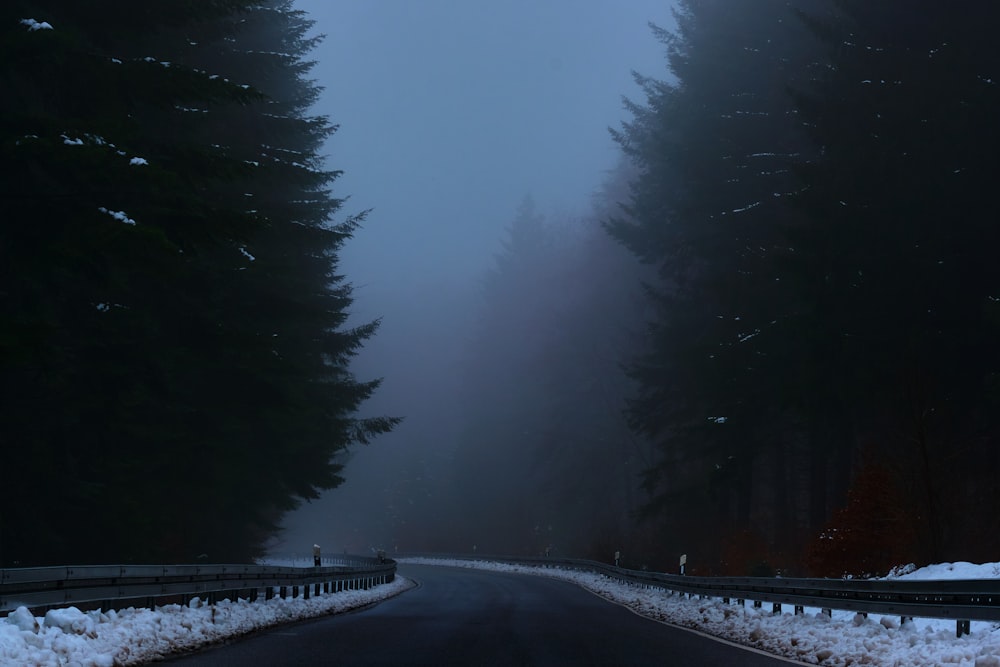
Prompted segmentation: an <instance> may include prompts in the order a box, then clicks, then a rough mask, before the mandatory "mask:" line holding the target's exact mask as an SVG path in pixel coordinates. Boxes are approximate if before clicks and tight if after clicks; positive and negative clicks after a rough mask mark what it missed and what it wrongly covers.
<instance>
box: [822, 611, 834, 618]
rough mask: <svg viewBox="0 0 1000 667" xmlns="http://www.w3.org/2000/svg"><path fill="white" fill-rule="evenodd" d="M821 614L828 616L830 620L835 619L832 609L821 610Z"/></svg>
mask: <svg viewBox="0 0 1000 667" xmlns="http://www.w3.org/2000/svg"><path fill="white" fill-rule="evenodd" d="M819 613H821V614H826V615H827V616H829V617H830V618H833V610H832V609H820V610H819Z"/></svg>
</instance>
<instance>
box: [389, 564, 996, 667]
mask: <svg viewBox="0 0 1000 667" xmlns="http://www.w3.org/2000/svg"><path fill="white" fill-rule="evenodd" d="M400 562H401V563H414V564H429V565H452V566H456V567H474V568H485V569H491V570H498V571H502V572H516V573H522V574H534V575H542V576H546V577H553V578H557V579H564V580H566V581H571V582H573V583H576V584H579V585H580V586H583V587H584V588H586V589H588V590H590V591H593V592H594V593H597V594H598V595H601V596H603V597H605V598H608V599H609V600H612V601H614V602H617V603H619V604H622V605H625V606H626V607H628V608H629V609H631V610H633V611H634V612H636V613H637V614H641V615H642V616H648V617H649V618H653V619H656V620H658V621H663V622H666V623H671V624H674V625H679V626H682V627H685V628H691V629H695V630H698V631H699V632H702V633H705V634H709V635H712V636H715V637H719V638H722V639H726V640H728V641H731V642H734V643H737V644H742V645H746V646H752V647H754V648H757V649H761V650H764V651H767V652H769V653H773V654H775V655H779V656H784V657H787V658H791V659H794V660H797V661H800V662H803V663H807V664H820V665H835V666H838V667H839V666H846V665H889V666H892V667H904V666H905V667H931V666H939V665H955V666H956V667H1000V631H998V626H997V624H994V623H985V622H973V623H972V632H971V634H969V635H967V636H964V637H960V638H957V637H955V621H953V620H951V621H948V620H935V619H921V618H918V619H915V620H914V621H912V622H907V623H906V624H905V625H903V626H902V627H900V624H899V620H900V619H899V617H898V616H884V617H881V618H880V617H878V616H875V615H870V616H869V617H868V618H864V617H863V616H860V615H857V614H854V613H852V612H844V611H834V612H833V617H832V618H830V617H827V616H825V615H823V614H821V613H819V612H820V610H819V609H810V608H808V607H807V608H806V609H805V613H804V614H802V615H800V616H795V615H794V614H792V613H791V611H792V610H791V609H788V612H786V613H782V614H781V615H779V616H775V615H772V614H771V609H770V605H767V606H766V607H765V608H763V609H754V608H753V607H752V605H751V603H750V602H748V603H747V604H746V606H745V607H743V608H740V607H738V606H736V605H732V604H730V605H724V604H722V601H721V600H697V599H691V600H687V599H681V598H680V596H676V595H675V596H668V595H665V594H664V593H662V592H660V591H653V590H645V589H641V588H635V587H629V586H623V585H621V584H618V583H615V582H612V581H610V580H608V579H606V578H604V577H601V576H599V575H596V574H586V573H582V572H572V571H569V570H557V569H548V568H540V567H527V566H519V565H507V564H503V563H490V562H486V561H464V560H446V559H433V558H431V559H428V558H406V559H400ZM892 576H893V577H896V578H900V579H996V578H998V577H1000V563H986V564H983V565H974V564H971V563H945V564H940V565H931V566H928V567H926V568H922V569H920V570H917V571H913V572H906V573H905V574H894V575H892ZM786 608H787V607H786Z"/></svg>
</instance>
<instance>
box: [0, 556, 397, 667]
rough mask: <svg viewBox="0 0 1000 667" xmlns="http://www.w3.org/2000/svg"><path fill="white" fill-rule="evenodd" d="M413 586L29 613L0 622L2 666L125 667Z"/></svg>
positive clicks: (20, 610) (375, 599)
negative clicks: (252, 599)
mask: <svg viewBox="0 0 1000 667" xmlns="http://www.w3.org/2000/svg"><path fill="white" fill-rule="evenodd" d="M412 586H413V582H411V581H410V580H408V579H406V578H405V577H401V576H398V575H397V576H396V578H395V580H394V581H392V582H391V583H388V584H382V585H379V586H373V587H372V588H370V589H368V590H356V591H341V592H339V593H324V594H321V595H313V596H311V597H310V598H309V599H308V600H306V599H303V598H301V597H299V598H295V599H290V598H273V599H271V600H258V601H257V602H249V601H247V600H237V601H229V600H223V601H222V602H219V603H217V604H215V605H214V606H209V605H207V604H205V602H204V601H202V600H199V599H198V598H195V599H193V600H191V603H190V604H189V605H187V606H182V605H177V604H170V605H164V606H162V607H157V608H156V609H137V608H134V607H130V608H128V609H123V610H120V611H108V612H99V611H89V612H82V611H80V610H79V609H77V608H76V607H69V608H66V609H55V610H52V611H50V612H48V613H47V614H46V615H45V616H44V617H34V616H32V615H31V613H30V612H29V611H28V610H27V609H25V608H24V607H19V608H18V609H17V610H15V611H13V612H11V613H10V614H8V616H7V618H6V622H3V621H0V665H38V666H45V667H48V666H49V665H52V666H53V667H55V666H57V665H72V666H74V667H125V666H127V665H141V664H144V663H147V662H151V661H154V660H158V659H161V658H164V657H166V656H168V655H172V654H175V653H183V652H188V651H194V650H196V649H199V648H204V647H206V646H210V645H212V644H216V643H218V642H221V641H224V640H227V639H232V638H234V637H238V636H240V635H245V634H248V633H251V632H255V631H257V630H262V629H264V628H267V627H271V626H276V625H280V624H282V623H290V622H293V621H300V620H304V619H307V618H312V617H315V616H323V615H327V614H336V613H340V612H344V611H347V610H350V609H356V608H358V607H363V606H365V605H369V604H372V603H375V602H379V601H381V600H384V599H386V598H389V597H392V596H394V595H398V594H400V593H402V592H403V591H405V590H408V589H409V588H411V587H412Z"/></svg>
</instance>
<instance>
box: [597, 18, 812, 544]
mask: <svg viewBox="0 0 1000 667" xmlns="http://www.w3.org/2000/svg"><path fill="white" fill-rule="evenodd" d="M676 18H677V25H678V28H677V30H676V32H675V33H669V32H667V31H664V30H662V29H659V28H654V32H655V34H656V36H657V38H658V39H660V41H661V42H662V43H663V44H664V46H665V47H666V51H667V56H668V65H669V69H670V75H671V79H667V80H663V81H658V80H655V79H653V78H650V77H643V76H639V77H637V80H638V81H639V82H640V84H641V85H642V86H643V89H644V92H645V95H646V100H645V103H644V104H637V103H629V105H628V106H629V109H630V111H631V112H632V116H633V118H632V120H631V121H629V122H627V123H625V124H624V125H623V128H622V129H621V130H620V131H616V132H614V133H613V134H614V136H615V138H616V139H617V141H618V142H619V144H620V145H621V146H622V148H623V150H624V151H625V153H626V155H628V156H629V157H630V158H631V159H632V160H633V161H634V162H635V163H636V165H637V167H638V170H639V176H638V178H637V179H636V180H635V182H634V184H633V189H632V195H631V200H630V203H629V205H628V206H627V207H626V208H625V209H624V211H623V215H621V216H618V217H616V218H613V219H611V220H610V221H609V224H608V228H609V231H610V232H611V233H612V234H613V235H614V236H615V237H616V238H618V239H619V240H620V241H621V242H623V243H624V244H625V245H626V246H627V247H628V248H629V249H631V250H632V251H633V252H634V253H635V254H636V255H637V256H638V257H639V258H640V259H641V260H643V261H645V262H648V263H651V264H653V265H654V266H655V267H656V268H657V269H658V272H659V279H658V281H657V282H656V283H655V284H652V285H651V286H650V289H649V291H650V303H651V305H652V308H653V309H654V319H653V321H652V322H651V323H650V327H649V334H648V338H649V345H648V348H649V352H648V353H647V354H645V355H644V356H641V357H640V358H638V359H637V360H636V363H635V364H634V365H633V366H632V368H631V369H630V374H631V376H632V377H633V378H634V379H635V381H636V382H637V383H638V385H639V387H640V389H639V393H638V395H637V396H636V397H635V398H634V399H633V400H632V402H631V404H630V409H629V414H630V420H631V423H632V426H633V429H634V430H635V431H636V432H637V433H638V434H640V435H641V436H642V437H644V438H648V439H650V440H651V441H653V442H654V443H655V444H656V445H657V447H658V458H657V462H656V463H655V465H654V466H652V467H651V468H650V469H649V470H648V475H647V481H646V486H647V488H648V489H649V490H650V491H651V493H652V494H653V500H652V502H651V503H650V504H649V506H648V508H647V509H648V512H649V513H650V514H651V515H654V516H655V515H658V516H661V517H666V518H668V520H669V521H671V522H673V526H672V527H668V528H667V534H668V535H671V537H667V538H666V539H667V540H669V541H673V540H675V539H683V540H684V541H685V544H684V545H681V544H676V546H677V548H684V549H689V548H690V546H691V544H692V543H700V544H703V545H704V548H705V550H706V552H705V553H703V554H699V555H698V558H699V560H701V562H708V561H710V560H711V559H713V558H717V557H719V555H720V553H719V549H720V546H719V544H718V536H719V534H720V533H721V532H722V531H721V530H720V528H719V525H720V524H721V525H722V526H724V527H731V529H732V530H737V529H744V528H745V527H746V526H745V524H746V523H747V522H748V521H749V520H750V517H751V514H752V513H753V510H754V508H753V507H752V505H751V499H752V497H753V494H751V489H752V488H753V486H754V485H755V484H762V483H763V484H768V483H772V484H774V486H775V487H776V488H781V487H778V485H777V483H775V482H774V481H773V479H771V480H768V479H764V480H758V479H755V478H754V476H753V475H754V472H755V471H756V470H757V466H756V465H755V464H756V462H758V461H760V460H761V458H762V457H765V456H767V457H772V458H775V459H777V460H779V461H781V460H785V459H786V458H787V457H785V456H783V454H782V453H781V452H782V448H784V447H786V445H785V444H783V442H782V441H783V440H788V439H789V436H788V434H786V433H782V434H781V435H779V436H778V437H775V433H774V429H775V424H784V425H785V430H788V431H794V429H795V427H794V421H793V420H789V418H788V417H787V415H786V414H785V413H786V409H787V407H786V406H787V404H788V402H789V401H790V400H791V399H790V397H788V396H786V395H785V394H786V392H785V390H784V388H783V377H782V371H783V369H784V367H785V365H786V362H785V361H784V359H783V357H784V356H785V354H786V353H785V350H784V346H785V345H786V341H785V340H784V339H783V337H782V333H781V332H782V329H783V323H784V321H785V319H786V318H787V317H788V316H789V315H790V314H791V313H792V312H794V310H795V307H796V304H795V301H794V297H793V296H792V295H790V293H789V291H788V288H787V287H786V285H785V284H783V283H782V282H781V281H780V280H778V279H777V278H778V277H779V276H778V275H777V274H776V272H775V262H776V258H777V257H779V256H781V255H782V254H783V253H784V252H785V249H784V246H783V228H784V227H785V226H787V225H789V224H791V221H792V219H793V217H794V215H795V214H794V212H793V211H792V210H791V209H789V208H788V207H787V206H786V205H785V200H786V198H787V197H788V196H789V195H791V194H792V193H794V191H795V189H796V188H797V187H798V185H797V183H796V181H795V174H794V172H793V166H794V165H795V164H797V163H798V162H799V161H800V160H801V159H803V157H804V154H807V153H808V152H809V150H810V144H809V142H808V140H807V138H806V137H805V135H804V134H803V133H802V132H801V130H800V127H799V123H798V121H797V118H796V110H795V108H794V105H793V101H792V98H791V97H790V96H789V95H788V87H789V86H791V85H793V84H794V83H795V82H796V81H798V80H800V79H802V78H803V77H805V76H807V75H808V69H807V65H808V63H809V62H810V61H811V59H812V58H813V57H814V56H815V54H816V52H817V48H816V46H815V45H814V40H813V39H812V38H811V37H810V35H809V34H808V32H807V31H806V30H804V29H802V28H801V26H799V25H798V23H797V21H796V20H795V15H794V13H793V11H792V7H791V6H790V5H789V3H787V2H784V1H780V0H778V1H775V2H766V3H756V4H754V5H753V6H752V7H750V6H745V7H739V8H734V7H733V6H732V5H731V3H722V2H715V1H710V0H690V1H688V2H683V3H681V5H680V10H679V11H678V13H677V16H676ZM779 429H781V427H780V426H779ZM771 470H772V471H774V474H775V475H778V476H780V475H782V474H783V471H782V469H781V468H780V467H778V466H775V467H772V468H771ZM788 505H789V503H788V502H787V500H786V499H784V498H780V497H775V498H773V499H772V501H771V503H770V505H769V506H768V507H766V508H764V510H763V513H764V514H765V515H769V516H771V517H773V518H772V519H771V520H770V521H769V524H770V525H769V526H768V528H769V531H768V532H771V533H772V534H773V532H774V528H775V524H776V523H778V522H779V521H780V518H781V517H780V514H781V513H782V512H784V511H786V510H785V508H786V507H787V506H788ZM706 512H710V513H711V514H710V515H711V516H713V517H716V523H715V524H710V523H709V522H706V521H705V516H706ZM758 513H761V512H760V508H758ZM684 517H690V520H688V519H685V518H684ZM724 529H725V528H723V530H724ZM696 536H697V537H696Z"/></svg>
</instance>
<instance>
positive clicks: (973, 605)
mask: <svg viewBox="0 0 1000 667" xmlns="http://www.w3.org/2000/svg"><path fill="white" fill-rule="evenodd" d="M412 555H413V556H414V557H424V558H450V559H456V560H486V561H492V562H499V563H507V564H512V565H531V566H536V567H556V568H562V569H571V570H577V571H585V572H593V573H596V574H600V575H603V576H606V577H608V578H610V579H615V580H617V581H620V582H622V583H626V584H631V585H636V586H643V587H648V588H659V589H661V590H663V591H667V592H670V593H671V594H673V593H678V594H681V595H687V596H689V597H693V596H699V597H702V598H719V599H722V600H723V601H724V602H725V603H726V604H729V603H730V602H735V603H737V604H741V605H742V604H744V603H745V602H746V601H747V600H750V601H752V602H753V604H754V606H755V607H761V606H762V605H763V603H765V602H766V603H770V604H771V605H773V607H772V610H773V612H774V613H776V614H778V613H781V608H782V605H785V604H788V605H792V606H793V607H794V610H795V613H796V614H800V613H802V612H803V608H804V607H818V608H820V609H821V610H822V611H823V613H826V614H829V613H830V610H832V609H838V610H844V611H854V612H857V613H861V614H865V615H867V614H870V613H871V614H881V615H890V616H899V617H900V618H901V619H903V620H905V619H911V618H914V617H922V618H942V619H954V620H955V622H956V635H958V636H961V635H963V634H968V633H969V622H970V621H1000V580H994V579H956V580H934V581H931V580H924V581H907V580H894V579H799V578H796V579H791V578H788V579H786V578H781V577H776V578H771V577H692V576H681V575H676V574H665V573H660V572H647V571H643V570H628V569H625V568H619V567H614V566H612V565H606V564H604V563H599V562H597V561H589V560H579V559H571V558H570V559H567V558H540V557H539V558H510V557H505V556H476V557H472V556H469V555H451V554H449V555H443V554H412Z"/></svg>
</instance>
